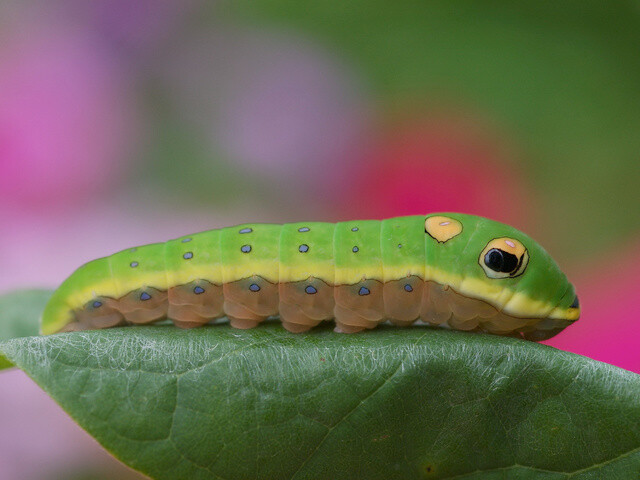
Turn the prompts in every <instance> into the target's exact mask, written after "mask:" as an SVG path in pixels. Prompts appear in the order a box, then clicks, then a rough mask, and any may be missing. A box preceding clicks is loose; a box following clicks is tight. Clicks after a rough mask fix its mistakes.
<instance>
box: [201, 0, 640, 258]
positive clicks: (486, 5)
mask: <svg viewBox="0 0 640 480" xmlns="http://www.w3.org/2000/svg"><path fill="white" fill-rule="evenodd" d="M201 13H202V15H200V16H199V17H198V22H197V23H198V25H199V26H202V25H207V26H208V27H207V28H212V25H213V26H215V25H216V24H229V25H242V26H250V27H254V28H261V29H274V30H287V31H294V32H297V33H298V34H299V35H300V36H302V37H309V38H312V39H313V40H314V41H316V42H318V43H319V44H321V45H323V46H324V47H326V48H327V49H329V50H330V51H331V52H333V54H335V55H336V56H338V57H341V58H343V59H345V60H346V61H347V62H349V63H350V64H352V65H353V66H354V67H355V68H356V69H357V70H358V71H359V72H360V74H361V75H362V77H363V79H364V84H366V85H369V86H370V88H371V90H372V92H373V94H374V95H375V99H376V102H377V108H378V111H379V114H380V115H382V116H383V117H384V116H387V115H396V114H397V112H398V111H399V110H400V111H402V110H403V109H407V108H409V106H415V105H422V106H423V107H422V108H424V110H425V112H427V113H428V112H429V111H430V109H431V108H440V107H443V106H444V107H446V106H450V107H451V108H453V109H460V108H462V109H463V110H465V111H467V112H471V113H472V114H478V115H479V116H480V118H487V119H489V123H491V124H493V125H495V126H496V128H498V130H499V131H500V132H502V133H503V134H504V136H505V138H506V141H507V142H508V143H510V144H515V146H516V151H518V152H520V154H521V158H518V159H517V160H518V161H522V162H524V165H525V168H526V173H527V175H528V177H530V178H531V180H532V182H533V187H534V189H535V190H536V191H537V192H538V195H539V196H538V197H537V199H538V202H539V204H536V205H535V207H534V209H535V211H536V212H540V215H539V217H540V221H541V222H543V224H544V227H543V228H541V231H542V235H541V236H542V238H541V240H542V242H543V243H544V244H545V245H548V246H549V247H550V250H552V252H553V253H554V254H556V255H560V256H562V257H566V258H571V257H572V258H575V259H578V258H580V257H585V256H588V255H590V254H591V253H593V252H594V251H596V250H597V249H600V248H603V247H606V246H610V245H611V244H612V243H614V242H618V241H619V239H620V236H623V235H630V234H635V233H638V227H639V225H638V222H637V221H635V220H634V219H635V218H636V217H637V212H638V207H639V206H640V195H639V193H640V192H639V189H638V188H637V185H638V181H639V180H640V158H639V157H640V135H638V132H639V131H640V88H638V87H639V86H640V55H638V52H639V51H640V9H639V8H638V5H637V3H635V2H629V1H612V2H596V1H590V2H584V1H568V2H551V1H543V2H512V1H490V2H476V1H455V2H450V1H428V2H424V1H404V2H386V1H379V0H378V1H370V0H367V1H364V0H356V1H351V2H340V1H323V2H299V1H292V0H281V1H273V0H269V1H263V0H252V1H233V2H229V1H227V2H222V3H220V2H218V3H215V4H209V5H208V13H207V14H205V12H201ZM412 108H414V107H412ZM496 188H500V186H499V181H498V183H497V184H496Z"/></svg>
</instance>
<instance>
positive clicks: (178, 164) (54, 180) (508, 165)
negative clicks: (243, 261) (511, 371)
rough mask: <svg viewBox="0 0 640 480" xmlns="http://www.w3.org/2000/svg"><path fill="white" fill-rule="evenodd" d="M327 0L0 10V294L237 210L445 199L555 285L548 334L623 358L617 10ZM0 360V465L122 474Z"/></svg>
mask: <svg viewBox="0 0 640 480" xmlns="http://www.w3.org/2000/svg"><path fill="white" fill-rule="evenodd" d="M337 8H338V2H337V1H335V2H334V1H327V2H321V3H320V4H318V3H315V2H314V3H313V4H310V3H305V2H285V1H282V2H280V1H276V2H266V1H262V0H259V1H255V2H245V1H238V2H233V3H231V2H224V1H220V2H202V1H197V0H191V1H188V2H170V1H151V0H145V1H134V2H125V1H115V2H114V1H111V2H107V1H106V0H104V1H103V0H100V1H96V2H90V3H86V2H80V1H78V0H64V1H60V2H57V3H56V4H55V6H54V5H50V4H48V3H45V2H39V1H28V2H21V3H18V2H7V3H3V4H2V5H0V99H2V101H1V103H0V225H1V227H0V242H1V244H2V245H3V247H0V292H4V291H8V290H11V289H15V288H31V287H46V288H50V287H54V286H56V285H57V284H58V283H59V282H61V281H62V280H63V279H64V278H65V277H66V276H67V275H68V274H69V273H70V272H71V271H72V270H74V268H75V267H76V266H78V265H79V264H81V263H83V262H85V261H88V260H90V259H92V258H95V257H98V256H103V255H107V254H110V253H112V252H114V251H117V250H119V249H122V248H125V247H128V246H131V245H137V244H143V243H147V242H152V241H159V240H164V239H169V238H172V237H176V236H179V235H182V234H184V233H188V232H193V231H199V230H206V229H210V228H215V227H219V226H224V225H228V224H236V223H241V222H245V221H264V222H287V221H298V220H301V219H314V220H327V221H338V220H343V219H347V218H354V217H360V218H384V217H388V216H394V215H403V214H418V213H426V212H431V211H439V210H445V211H446V210H449V211H460V212H467V213H474V214H479V215H483V216H487V217H491V218H494V219H497V220H500V221H504V222H507V223H510V224H512V225H514V226H516V227H518V228H520V229H522V230H524V231H526V232H527V233H529V234H530V235H532V236H533V237H534V238H536V239H539V240H540V242H541V243H542V244H543V245H544V246H545V247H546V248H547V249H548V250H549V252H550V253H551V254H552V255H553V256H554V258H556V260H557V261H558V262H559V263H560V265H561V266H562V267H563V269H564V270H565V272H566V273H567V274H568V276H569V277H570V278H571V279H572V280H573V282H574V284H575V285H576V287H577V290H578V293H579V295H580V300H581V304H582V309H583V317H582V318H581V320H580V322H579V323H578V324H577V325H576V326H574V327H572V328H569V329H567V330H566V331H564V332H563V333H561V334H560V335H558V336H557V337H556V338H554V339H552V340H550V341H548V342H547V343H548V344H550V345H553V346H555V347H557V348H561V349H564V350H567V351H571V352H575V353H578V354H581V355H585V356H588V357H590V358H594V359H597V360H600V361H604V362H608V363H611V364H613V365H617V366H619V367H622V368H625V369H628V370H631V371H635V372H640V348H639V347H640V342H639V341H638V322H639V321H640V307H639V306H638V304H637V302H636V301H635V296H634V294H635V290H637V287H638V281H637V272H636V267H637V265H638V264H639V263H640V223H639V222H638V218H640V217H639V215H638V214H639V213H640V209H639V207H640V195H639V193H640V189H639V188H638V187H639V185H638V182H639V180H640V135H638V132H639V131H640V88H639V87H638V86H639V85H640V57H638V55H637V51H638V48H639V47H640V33H639V32H640V28H639V27H640V17H639V16H638V12H637V10H633V9H632V8H631V7H630V6H628V5H627V4H626V3H625V2H619V3H618V2H607V4H606V5H602V6H590V7H585V6H583V5H582V4H581V3H579V2H566V3H563V4H562V5H556V4H552V3H548V4H547V3H545V2H542V3H540V4H536V5H535V6H534V5H527V6H525V5H523V6H515V5H512V4H511V2H506V1H505V2H494V3H493V4H492V6H484V7H481V6H480V5H477V4H476V3H475V2H460V3H459V4H457V5H452V4H451V3H450V2H426V3H419V4H416V5H413V4H406V5H404V6H402V7H401V6H399V5H396V4H395V2H389V3H386V2H373V4H372V3H368V2H361V3H359V2H353V4H351V6H350V7H341V8H340V9H339V10H336V9H337ZM577 10H579V11H580V15H576V11H577ZM627 10H628V11H627ZM0 375H1V377H2V378H1V385H2V394H1V395H0V425H2V433H0V478H2V479H18V478H20V479H31V478H34V479H36V478H37V479H39V478H136V477H137V474H135V473H132V472H130V471H128V470H126V468H125V467H123V466H121V465H120V464H118V463H117V462H116V461H115V460H113V459H111V458H110V457H109V456H108V455H107V454H106V453H105V452H103V451H102V449H101V448H100V447H99V446H98V445H97V444H96V443H95V441H93V440H92V439H91V438H90V437H89V436H88V435H86V434H85V433H84V432H82V431H81V430H80V429H79V428H78V427H77V426H76V425H75V424H74V423H73V422H72V421H71V420H70V419H69V418H68V417H67V416H66V415H65V414H64V413H63V412H62V411H61V410H60V408H59V407H57V406H56V405H55V404H54V402H53V401H52V400H50V399H49V398H48V397H47V396H46V394H44V393H43V392H41V391H40V390H39V389H38V388H37V387H36V386H35V385H34V384H33V383H32V382H31V381H30V380H29V379H27V378H26V376H25V375H24V374H22V373H21V372H19V371H8V372H2V373H0ZM43 425H46V426H47V429H46V431H45V432H43ZM34 460H37V461H36V462H34Z"/></svg>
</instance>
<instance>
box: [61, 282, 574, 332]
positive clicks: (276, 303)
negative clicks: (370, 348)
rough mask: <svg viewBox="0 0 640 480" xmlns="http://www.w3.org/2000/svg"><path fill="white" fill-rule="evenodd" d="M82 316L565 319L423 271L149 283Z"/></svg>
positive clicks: (300, 326) (302, 324) (181, 320)
mask: <svg viewBox="0 0 640 480" xmlns="http://www.w3.org/2000/svg"><path fill="white" fill-rule="evenodd" d="M98 304H99V306H98V307H95V305H98ZM74 315H75V320H76V321H75V322H71V323H69V324H67V326H66V327H65V328H64V330H63V331H75V330H87V329H96V328H108V327H115V326H119V325H127V324H148V323H152V322H155V321H159V320H163V319H166V318H169V319H171V320H172V321H173V323H174V324H175V325H176V326H178V327H181V328H192V327H198V326H202V325H205V324H207V323H209V322H211V321H213V320H215V319H217V318H220V317H224V316H226V317H228V318H229V321H230V323H231V326H233V327H235V328H242V329H246V328H253V327H255V326H256V325H258V324H259V323H260V322H262V321H264V320H265V319H267V318H268V317H271V316H276V315H279V316H280V319H281V321H282V325H283V326H284V328H286V329H287V330H289V331H291V332H294V333H298V332H304V331H306V330H309V329H310V328H312V327H315V326H316V325H318V324H319V323H320V322H322V321H323V320H332V319H333V320H334V321H335V323H336V330H337V331H340V332H344V333H355V332H358V331H361V330H364V329H371V328H374V327H375V326H377V325H378V324H379V323H381V322H384V321H386V320H389V321H390V322H392V323H393V324H395V325H399V326H408V325H411V324H413V323H414V322H416V321H418V320H421V321H423V322H426V323H428V324H430V325H439V326H444V327H447V328H453V329H456V330H469V331H471V330H475V331H484V332H489V333H494V334H502V335H508V334H514V335H520V334H523V335H524V337H525V338H529V339H532V340H543V339H545V338H550V337H551V336H553V335H554V334H555V333H557V331H558V330H559V329H561V328H564V326H565V325H560V324H559V323H558V322H557V321H553V320H550V319H540V318H518V317H513V316H510V315H506V314H504V313H502V312H500V311H498V309H496V308H495V307H493V306H492V305H489V304H488V303H486V302H484V301H482V300H478V299H473V298H468V297H465V296H463V295H461V294H459V293H457V292H455V291H454V290H453V289H451V288H449V287H448V286H443V285H440V284H438V283H435V282H432V281H428V282H424V281H423V280H422V279H421V278H419V277H417V276H410V277H406V278H404V279H402V280H394V281H390V282H386V283H384V284H383V283H382V282H380V281H378V280H365V281H363V282H360V283H358V284H357V285H337V286H333V287H332V286H330V285H328V284H327V283H325V282H324V281H322V280H319V279H316V278H313V277H311V278H309V279H307V280H305V281H301V282H291V283H281V284H273V283H270V282H267V281H266V280H265V279H263V278H261V277H257V276H256V277H250V278H245V279H242V280H238V281H236V282H231V283H227V284H224V285H215V284H212V283H210V282H208V281H206V280H198V281H195V282H191V283H189V284H185V285H179V286H175V287H172V288H170V289H169V290H168V291H161V290H157V289H154V288H144V289H139V290H134V291H132V292H129V293H128V294H127V295H125V296H123V297H121V298H119V299H113V298H107V297H102V298H100V299H99V301H97V302H94V306H89V307H87V308H86V309H84V310H79V311H75V312H74Z"/></svg>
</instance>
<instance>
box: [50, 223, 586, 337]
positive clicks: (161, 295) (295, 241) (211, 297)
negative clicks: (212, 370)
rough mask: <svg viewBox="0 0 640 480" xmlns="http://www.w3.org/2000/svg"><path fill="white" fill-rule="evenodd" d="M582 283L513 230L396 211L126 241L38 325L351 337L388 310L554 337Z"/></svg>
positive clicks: (574, 314)
mask: <svg viewBox="0 0 640 480" xmlns="http://www.w3.org/2000/svg"><path fill="white" fill-rule="evenodd" d="M579 314H580V309H579V304H578V298H577V296H576V294H575V290H574V287H573V286H572V285H571V284H570V283H569V282H568V280H567V278H566V276H565V275H564V274H563V273H562V272H561V271H560V269H559V268H558V266H557V265H556V263H555V262H554V261H553V259H552V258H551V257H550V256H549V255H548V254H547V252H546V251H545V250H544V249H543V248H542V247H541V246H539V245H538V244H537V243H536V242H534V241H533V240H532V239H531V238H529V237H528V236H527V235H525V234H523V233H522V232H520V231H518V230H516V229H515V228H513V227H510V226H508V225H504V224H501V223H498V222H495V221H492V220H489V219H486V218H482V217H477V216H472V215H465V214H457V213H437V214H431V215H427V216H408V217H397V218H390V219H388V220H383V221H377V220H360V221H349V222H341V223H336V224H332V223H320V222H305V223H291V224H284V225H274V224H246V225H238V226H235V227H228V228H222V229H217V230H210V231H206V232H202V233H198V234H194V235H189V236H185V237H180V238H177V239H175V240H171V241H168V242H166V243H156V244H151V245H145V246H140V247H135V248H130V249H127V250H123V251H121V252H119V253H116V254H114V255H111V256H109V257H104V258H99V259H97V260H93V261H91V262H89V263H86V264H85V265H83V266H81V267H80V268H79V269H78V270H76V271H75V272H74V273H73V274H72V275H71V276H70V277H69V278H67V280H65V281H64V282H63V284H62V285H61V286H60V287H59V288H58V289H57V290H56V291H55V292H54V294H53V296H52V298H51V300H50V301H49V303H48V304H47V306H46V308H45V311H44V313H43V317H42V327H41V328H42V333H43V334H51V333H56V332H63V331H73V330H84V329H96V328H107V327H114V326H119V325H126V324H148V323H152V322H155V321H158V320H162V319H167V318H168V319H170V320H172V321H173V323H174V324H175V325H176V326H178V327H183V328H190V327H198V326H201V325H205V324H207V323H209V322H211V321H212V320H215V319H217V318H219V317H223V316H226V317H228V318H229V321H230V323H231V325H232V326H233V327H236V328H251V327H255V326H256V325H258V324H259V323H260V322H262V321H263V320H265V319H266V318H268V317H271V316H275V315H279V316H280V319H281V321H282V324H283V326H284V327H285V328H286V329H287V330H289V331H291V332H303V331H306V330H309V329H310V328H312V327H314V326H316V325H318V324H319V323H320V322H322V321H323V320H334V321H335V323H336V330H337V331H341V332H346V333H354V332H358V331H361V330H363V329H370V328H374V327H375V326H376V325H378V324H379V323H381V322H384V321H386V320H389V321H391V322H392V323H393V324H396V325H400V326H406V325H410V324H412V323H413V322H415V321H416V320H422V321H424V322H427V323H429V324H432V325H440V326H446V327H449V328H453V329H457V330H476V331H484V332H489V333H494V334H502V335H515V336H522V337H524V338H526V339H529V340H536V341H537V340H544V339H547V338H550V337H552V336H553V335H555V334H557V333H558V332H559V331H561V330H562V329H563V328H565V327H566V326H568V325H570V324H571V323H573V322H574V321H576V320H577V319H578V317H579Z"/></svg>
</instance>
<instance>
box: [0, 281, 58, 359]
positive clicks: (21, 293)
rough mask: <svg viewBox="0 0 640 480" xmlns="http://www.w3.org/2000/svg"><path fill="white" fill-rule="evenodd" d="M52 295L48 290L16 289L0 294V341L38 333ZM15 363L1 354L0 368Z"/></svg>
mask: <svg viewBox="0 0 640 480" xmlns="http://www.w3.org/2000/svg"><path fill="white" fill-rule="evenodd" d="M50 296H51V292H50V291H48V290H16V291H14V292H9V293H6V294H4V295H0V341H1V340H9V339H11V338H18V337H28V336H31V335H38V333H39V331H40V314H41V313H42V310H43V309H44V306H45V304H46V303H47V300H49V297H50ZM10 367H13V364H12V363H11V362H10V361H9V360H8V359H7V358H6V357H5V356H3V355H1V354H0V370H2V369H5V368H10Z"/></svg>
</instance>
